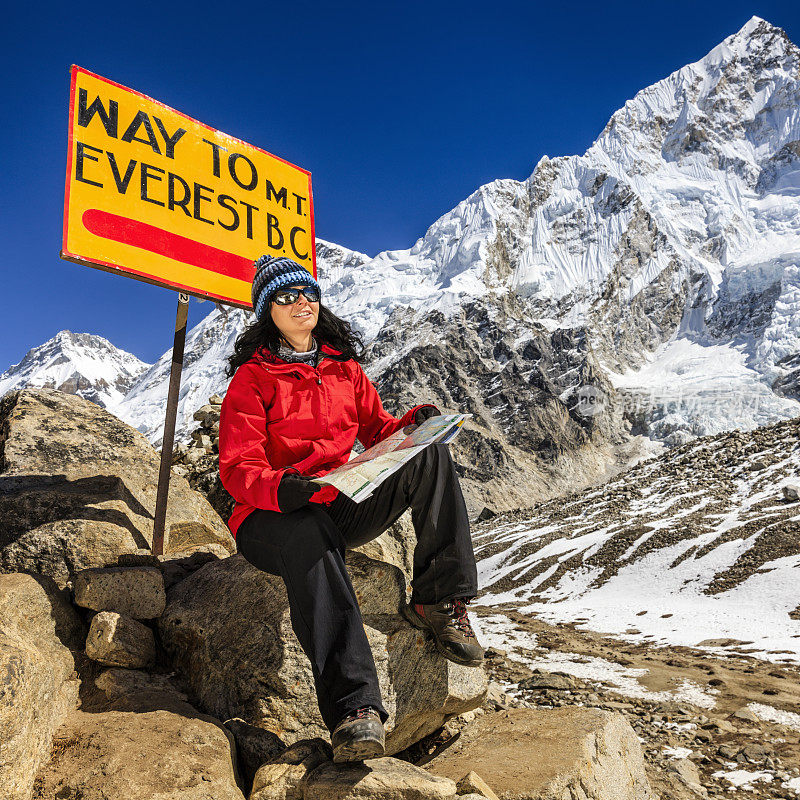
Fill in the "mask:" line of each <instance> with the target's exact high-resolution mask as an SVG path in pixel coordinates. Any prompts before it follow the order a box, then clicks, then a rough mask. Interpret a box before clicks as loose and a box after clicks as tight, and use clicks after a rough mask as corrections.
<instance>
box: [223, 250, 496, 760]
mask: <svg viewBox="0 0 800 800" xmlns="http://www.w3.org/2000/svg"><path fill="white" fill-rule="evenodd" d="M255 266H256V274H255V277H254V278H253V285H252V301H253V309H254V311H255V314H256V321H255V322H254V323H253V324H252V325H251V326H250V327H249V328H248V329H247V330H245V331H244V332H243V333H242V334H241V335H240V336H239V337H238V338H237V340H236V344H235V352H234V354H233V355H232V356H231V357H230V363H229V367H228V375H229V376H232V379H231V382H230V385H229V387H228V391H227V394H226V396H225V400H224V402H223V404H222V412H221V418H220V430H219V468H220V478H221V480H222V484H223V486H224V487H225V488H226V490H227V491H228V492H229V493H230V494H231V496H232V497H233V498H234V500H235V501H236V506H235V508H234V511H233V514H232V515H231V518H230V520H229V521H228V525H229V527H230V529H231V532H232V533H233V535H234V536H235V537H236V540H237V546H238V549H239V552H240V553H242V555H243V556H244V557H245V558H246V559H247V560H248V561H249V562H250V563H251V564H253V565H254V566H256V567H257V568H259V569H261V570H264V571H266V572H269V573H272V574H274V575H280V576H281V577H282V578H283V580H284V582H285V584H286V590H287V594H288V597H289V608H290V617H291V621H292V628H293V630H294V632H295V633H296V635H297V638H298V640H299V642H300V644H301V646H302V647H303V650H304V651H305V653H306V655H307V656H308V658H309V660H310V661H311V668H312V672H313V675H314V682H315V687H316V692H317V701H318V703H319V709H320V713H321V715H322V718H323V720H324V722H325V724H326V726H327V727H328V729H329V730H330V731H331V742H332V744H333V749H334V761H356V760H361V759H364V758H372V757H374V756H378V755H382V754H383V752H384V728H383V723H384V722H386V719H387V718H388V716H389V715H388V714H387V712H386V710H385V709H384V707H383V704H382V701H381V696H380V689H379V686H378V678H377V674H376V671H375V662H374V660H373V657H372V652H371V650H370V648H369V644H368V643H367V637H366V634H365V632H364V625H363V622H362V619H361V613H360V611H359V607H358V602H357V601H356V597H355V593H354V591H353V587H352V585H351V583H350V578H349V576H348V573H347V570H346V568H345V563H344V556H345V549H346V548H348V547H356V546H358V545H361V544H364V543H365V542H368V541H370V540H372V539H374V538H375V537H376V536H379V535H380V534H381V533H383V532H384V531H385V530H386V529H387V528H388V527H389V526H390V525H391V524H392V523H393V522H395V520H397V518H398V517H399V516H400V515H401V514H402V513H403V512H404V511H405V510H406V509H407V508H409V507H410V508H411V510H412V521H413V524H414V530H415V532H416V535H417V545H416V549H415V551H414V571H413V580H412V582H411V586H412V597H411V603H410V605H408V606H405V607H404V608H403V609H402V612H403V614H404V616H406V618H407V619H408V620H409V622H411V623H412V624H413V625H415V626H416V627H419V628H422V629H425V630H428V631H430V632H431V633H432V634H433V636H434V641H435V643H436V647H437V649H438V650H439V652H441V653H442V655H444V656H445V657H446V658H449V659H451V660H452V661H456V662H457V663H460V664H464V665H467V666H477V665H479V664H480V663H481V662H482V658H483V651H482V649H481V647H480V645H479V644H478V642H477V639H476V637H475V634H474V632H473V631H472V628H471V626H470V624H469V620H468V619H467V612H466V608H465V603H466V601H468V600H469V599H471V598H473V597H474V596H475V595H476V594H477V570H476V566H475V556H474V553H473V550H472V541H471V538H470V533H469V523H468V520H467V512H466V507H465V505H464V498H463V496H462V494H461V489H460V486H459V484H458V476H457V475H456V472H455V468H454V465H453V462H452V460H451V458H450V451H449V449H448V447H447V445H444V444H433V445H429V446H428V447H426V448H425V449H424V450H423V451H422V452H420V453H418V454H417V455H416V456H415V457H414V458H413V459H411V460H410V461H409V462H408V463H407V464H405V465H404V466H403V467H402V468H401V469H399V470H398V471H397V472H395V473H394V474H393V475H391V476H390V477H389V478H388V479H387V480H385V481H384V482H383V483H382V484H381V485H380V486H378V487H377V488H376V489H375V491H374V492H373V494H372V495H370V496H369V497H368V498H366V499H365V500H363V501H362V502H361V503H355V502H354V501H352V500H351V499H350V498H349V497H347V496H346V495H344V494H341V493H340V492H339V491H338V490H337V489H335V488H334V487H332V486H324V487H322V488H319V486H318V485H317V484H313V483H311V482H310V481H309V480H308V478H311V477H319V476H321V475H325V474H326V473H328V472H330V471H331V470H333V469H335V468H336V467H338V466H340V465H341V464H344V463H346V462H347V461H348V459H349V457H350V454H351V451H352V447H353V444H354V443H355V440H356V438H358V439H359V441H360V442H361V443H362V444H363V445H364V447H371V446H372V445H374V444H377V443H378V442H380V441H382V440H383V439H385V438H386V437H387V436H390V435H391V434H392V433H394V432H395V431H398V430H400V429H401V428H403V427H405V426H406V425H410V424H419V423H420V422H422V421H423V420H424V419H426V418H427V417H430V416H433V415H435V414H438V413H439V410H438V409H437V408H436V406H433V405H430V404H421V405H417V406H414V408H412V409H410V410H409V411H407V412H406V413H405V414H404V415H403V416H402V417H401V418H400V419H397V418H395V417H393V416H391V415H390V414H388V413H387V412H386V411H385V410H384V408H383V404H382V403H381V400H380V397H379V396H378V393H377V391H376V390H375V387H374V386H373V385H372V383H371V382H370V381H369V379H368V378H367V376H366V374H365V373H364V370H363V369H362V368H361V365H360V363H359V361H360V360H361V358H362V357H363V343H362V342H361V340H360V337H359V336H358V335H357V334H356V333H354V332H353V331H352V329H351V327H350V325H349V323H347V322H345V321H344V320H342V319H339V318H338V317H337V316H335V315H334V314H333V313H332V312H331V311H329V310H328V309H327V308H325V307H324V306H323V305H322V303H321V301H320V294H321V292H320V288H319V284H318V283H317V281H316V280H314V278H313V276H312V275H311V274H310V273H309V272H308V271H307V270H305V269H304V268H303V267H302V266H301V265H300V264H297V263H296V262H294V261H292V260H291V259H288V258H272V257H270V256H262V257H261V258H259V259H258V261H256V263H255ZM312 331H313V335H312Z"/></svg>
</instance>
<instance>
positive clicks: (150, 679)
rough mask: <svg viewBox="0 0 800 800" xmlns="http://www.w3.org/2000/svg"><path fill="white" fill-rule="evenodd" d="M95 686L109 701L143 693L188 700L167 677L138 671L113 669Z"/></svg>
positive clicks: (96, 680) (96, 681)
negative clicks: (166, 694) (159, 693)
mask: <svg viewBox="0 0 800 800" xmlns="http://www.w3.org/2000/svg"><path fill="white" fill-rule="evenodd" d="M94 685H95V686H96V687H97V688H98V689H100V691H102V692H103V693H104V694H105V696H106V697H107V698H108V699H109V700H116V699H117V698H118V697H125V696H127V695H132V694H140V693H143V692H166V693H169V694H174V695H175V696H176V697H179V698H180V699H181V700H188V698H187V697H186V695H185V694H184V693H183V692H182V691H180V689H178V687H177V686H175V684H174V683H173V682H172V680H171V679H170V678H169V677H167V676H166V675H154V674H151V673H149V672H143V671H142V670H138V669H124V668H120V667H111V668H109V669H105V670H103V671H102V672H101V673H100V674H99V675H98V676H97V677H96V678H95V679H94Z"/></svg>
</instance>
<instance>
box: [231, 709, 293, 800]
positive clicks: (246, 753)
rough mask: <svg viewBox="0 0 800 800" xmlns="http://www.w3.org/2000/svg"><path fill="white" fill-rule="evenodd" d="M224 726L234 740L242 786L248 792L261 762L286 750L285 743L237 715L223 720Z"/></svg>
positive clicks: (270, 732) (263, 762)
mask: <svg viewBox="0 0 800 800" xmlns="http://www.w3.org/2000/svg"><path fill="white" fill-rule="evenodd" d="M225 727H226V728H227V729H228V730H229V731H230V732H231V733H232V734H233V738H234V739H235V741H236V752H237V755H238V764H239V769H240V770H241V779H242V784H241V785H242V787H243V788H244V789H245V794H248V795H249V793H250V787H251V786H252V785H253V776H254V775H255V774H256V771H257V770H258V769H259V767H261V765H262V764H266V763H272V761H273V760H274V758H275V757H276V756H278V755H280V754H281V753H282V752H283V751H284V750H286V745H285V744H284V743H283V740H282V739H281V738H280V736H278V735H277V734H275V733H273V732H272V731H265V730H264V729H263V728H257V727H256V726H255V725H250V724H249V723H247V722H245V721H244V720H243V719H240V718H238V717H236V718H233V719H226V720H225Z"/></svg>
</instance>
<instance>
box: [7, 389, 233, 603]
mask: <svg viewBox="0 0 800 800" xmlns="http://www.w3.org/2000/svg"><path fill="white" fill-rule="evenodd" d="M159 463H160V456H159V454H158V453H157V452H156V451H155V450H154V449H153V447H152V445H151V444H150V443H149V442H148V441H147V439H145V437H144V436H143V435H142V434H141V433H140V432H139V431H137V430H135V429H134V428H132V427H130V426H129V425H126V424H125V423H124V422H122V421H121V420H119V419H117V417H115V416H114V415H113V414H110V413H109V412H108V411H105V410H104V409H102V408H100V407H99V406H97V405H95V404H94V403H92V402H90V401H88V400H84V399H83V398H81V397H78V396H77V395H70V394H65V393H63V392H59V391H57V390H55V389H23V390H16V391H12V392H8V393H7V394H6V395H4V396H3V397H2V398H0V465H2V466H1V467H0V469H2V473H0V489H1V491H0V520H3V522H2V527H0V571H3V572H14V571H19V572H36V573H40V574H44V575H49V576H50V577H51V578H53V579H54V580H55V581H56V583H57V584H58V586H59V587H62V588H63V587H64V586H66V585H67V584H68V583H69V582H70V580H71V578H72V575H73V574H74V573H75V572H76V571H77V570H79V569H83V568H85V567H93V566H105V565H106V564H111V563H115V562H116V558H117V557H118V555H119V554H120V553H126V552H133V551H135V550H137V549H139V548H150V547H151V545H152V534H153V517H154V512H155V501H156V489H157V486H158V472H159ZM210 542H216V543H218V544H221V545H222V546H223V547H225V548H226V549H227V550H228V552H234V551H235V549H236V547H235V542H234V540H233V537H232V536H231V535H230V532H229V531H228V529H227V527H226V526H225V524H224V523H223V522H222V520H221V519H220V517H219V515H218V514H217V513H216V512H215V511H214V509H213V508H212V507H211V506H210V505H209V503H208V501H207V500H206V499H205V498H204V497H203V496H202V495H200V494H199V493H198V492H196V491H194V490H193V489H191V488H190V487H189V484H188V483H187V481H186V480H185V479H184V478H182V477H180V476H178V475H175V474H173V475H172V477H171V480H170V487H169V497H168V503H167V519H166V526H165V546H164V552H165V553H168V552H170V551H173V550H185V549H186V548H187V547H189V546H191V545H196V544H207V543H210Z"/></svg>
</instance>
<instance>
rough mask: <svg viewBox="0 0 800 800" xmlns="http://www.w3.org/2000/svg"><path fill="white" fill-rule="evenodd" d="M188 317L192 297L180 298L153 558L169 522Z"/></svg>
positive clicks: (161, 548) (160, 552)
mask: <svg viewBox="0 0 800 800" xmlns="http://www.w3.org/2000/svg"><path fill="white" fill-rule="evenodd" d="M188 314H189V295H188V294H184V293H183V292H181V293H180V294H179V295H178V313H177V315H176V317H175V340H174V341H173V343H172V366H171V368H170V372H169V391H168V392H167V415H166V417H165V419H164V436H163V437H162V440H161V468H160V469H159V472H158V492H157V494H156V514H155V520H154V522H153V555H154V556H160V555H163V554H164V523H165V522H166V519H167V496H168V495H169V476H170V470H171V469H172V445H173V442H174V441H175V418H176V417H177V415H178V392H179V390H180V386H181V370H182V369H183V348H184V345H185V344H186V318H187V316H188Z"/></svg>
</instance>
